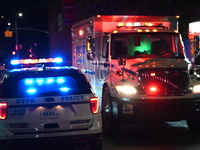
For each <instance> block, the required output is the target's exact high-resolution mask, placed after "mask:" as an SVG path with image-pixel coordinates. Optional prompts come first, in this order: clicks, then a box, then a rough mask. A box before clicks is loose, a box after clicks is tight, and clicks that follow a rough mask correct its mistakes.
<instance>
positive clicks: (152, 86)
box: [138, 68, 189, 95]
mask: <svg viewBox="0 0 200 150" xmlns="http://www.w3.org/2000/svg"><path fill="white" fill-rule="evenodd" d="M138 80H139V83H140V87H141V89H142V90H143V91H144V92H145V93H146V94H147V95H183V94H184V93H185V92H186V91H187V90H188V86H189V75H188V71H187V70H185V69H180V68H178V69H177V68H173V69H172V68H168V69H157V68H155V69H140V70H139V71H138Z"/></svg>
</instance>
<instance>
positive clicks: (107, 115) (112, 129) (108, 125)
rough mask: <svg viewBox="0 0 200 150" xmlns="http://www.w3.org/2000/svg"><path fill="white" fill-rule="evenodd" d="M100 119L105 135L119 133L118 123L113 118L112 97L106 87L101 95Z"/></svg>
mask: <svg viewBox="0 0 200 150" xmlns="http://www.w3.org/2000/svg"><path fill="white" fill-rule="evenodd" d="M102 121H103V134H104V135H105V136H114V135H117V134H118V133H119V131H120V123H119V121H117V120H116V119H114V118H113V106H112V97H111V94H110V91H109V89H108V88H104V91H103V96H102Z"/></svg>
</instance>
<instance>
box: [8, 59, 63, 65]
mask: <svg viewBox="0 0 200 150" xmlns="http://www.w3.org/2000/svg"><path fill="white" fill-rule="evenodd" d="M62 62H63V60H62V58H40V59H14V60H11V61H10V64H11V65H19V64H39V63H62Z"/></svg>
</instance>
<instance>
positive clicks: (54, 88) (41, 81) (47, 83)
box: [18, 76, 78, 95]
mask: <svg viewBox="0 0 200 150" xmlns="http://www.w3.org/2000/svg"><path fill="white" fill-rule="evenodd" d="M18 86H19V90H18V93H19V94H20V95H24V94H25V95H27V94H28V95H37V94H42V93H50V92H59V93H63V94H64V93H69V92H73V93H76V92H78V86H77V83H76V81H75V80H74V79H73V78H72V77H67V76H59V77H40V78H25V79H22V80H21V81H20V82H19V85H18Z"/></svg>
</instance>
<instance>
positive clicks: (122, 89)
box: [115, 85, 137, 94]
mask: <svg viewBox="0 0 200 150" xmlns="http://www.w3.org/2000/svg"><path fill="white" fill-rule="evenodd" d="M115 88H116V89H117V91H118V92H120V93H122V94H136V93H137V90H136V88H135V87H133V86H121V85H118V86H115Z"/></svg>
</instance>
